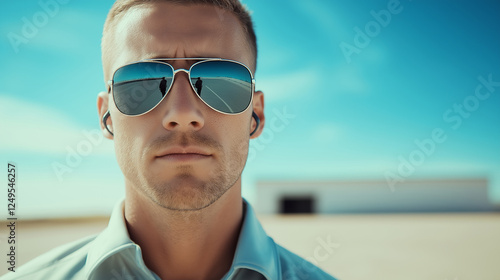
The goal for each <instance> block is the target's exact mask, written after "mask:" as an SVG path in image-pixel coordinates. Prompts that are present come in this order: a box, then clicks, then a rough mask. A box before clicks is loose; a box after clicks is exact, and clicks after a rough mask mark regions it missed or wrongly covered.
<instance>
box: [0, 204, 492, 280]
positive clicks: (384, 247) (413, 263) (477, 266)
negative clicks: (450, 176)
mask: <svg viewBox="0 0 500 280" xmlns="http://www.w3.org/2000/svg"><path fill="white" fill-rule="evenodd" d="M259 218H260V220H261V221H262V224H263V226H264V228H265V229H266V231H267V232H268V234H269V235H270V236H271V237H273V238H274V240H275V241H277V242H278V243H280V244H281V245H283V246H284V247H286V248H288V249H289V250H291V251H293V252H295V253H297V254H298V255H301V256H302V257H304V258H307V259H308V260H310V261H312V262H314V263H317V264H318V266H320V267H321V268H323V269H324V270H325V271H327V272H329V273H331V274H332V275H334V276H336V277H337V278H339V279H349V280H350V279H352V280H365V279H371V280H377V279H384V280H391V279H394V280H403V279H404V280H413V279H415V280H417V279H418V280H422V279H428V280H432V279H436V280H498V279H500V214H499V213H494V214H424V215H422V214H412V215H407V214H391V215H342V216H307V215H304V216H260V217H259ZM3 223H4V224H6V225H7V222H5V221H4V222H3ZM106 224H107V218H92V219H90V218H89V219H77V220H47V221H24V222H23V221H18V224H17V229H16V231H17V232H16V239H17V244H18V251H17V265H21V264H23V263H26V262H27V261H29V260H30V259H32V258H34V257H35V256H37V255H39V254H41V253H43V252H46V251H48V250H50V249H51V248H53V247H55V246H57V245H60V244H64V243H66V242H69V241H72V240H76V239H78V238H80V237H84V236H87V235H90V234H93V233H97V232H99V231H101V230H102V229H103V228H104V227H106ZM6 229H7V227H6V226H2V231H1V232H0V238H1V243H0V244H1V248H0V253H1V254H2V256H4V257H3V258H4V259H7V256H6V254H7V249H8V244H7V243H6V241H7V239H6V237H7V234H8V232H7V231H6ZM1 263H2V265H1V266H0V274H4V273H6V272H8V271H7V264H6V262H5V261H2V262H1Z"/></svg>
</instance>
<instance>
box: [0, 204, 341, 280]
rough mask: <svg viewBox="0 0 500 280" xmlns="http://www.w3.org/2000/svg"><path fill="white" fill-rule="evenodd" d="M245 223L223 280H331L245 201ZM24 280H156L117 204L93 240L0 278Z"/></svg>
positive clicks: (60, 249) (69, 246) (50, 254)
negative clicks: (269, 229)
mask: <svg viewBox="0 0 500 280" xmlns="http://www.w3.org/2000/svg"><path fill="white" fill-rule="evenodd" d="M243 204H244V220H243V225H242V228H241V232H240V236H239V239H238V245H237V247H236V252H235V255H234V259H233V264H232V266H231V269H230V270H229V271H228V272H227V273H226V275H225V276H224V277H223V278H222V279H224V280H252V279H262V280H266V279H267V280H281V279H283V280H289V279H290V280H299V279H300V280H305V279H311V280H316V279H328V280H335V279H334V278H333V277H331V276H330V275H328V274H326V273H325V272H323V271H322V270H321V269H319V268H317V267H316V266H314V265H312V264H311V263H309V262H307V261H305V260H304V259H302V258H300V257H298V256H297V255H295V254H294V253H291V252H290V251H288V250H286V249H284V248H283V247H281V246H280V245H278V244H276V243H275V242H274V241H273V239H272V238H270V237H269V236H267V234H266V233H265V232H264V229H263V228H262V226H261V225H260V223H259V221H258V220H257V217H256V216H255V213H254V211H253V209H252V207H251V206H250V204H248V203H247V202H246V201H245V200H243ZM0 279H2V280H7V279H26V280H37V279H40V280H42V279H43V280H59V279H60V280H63V279H64V280H70V279H79V280H80V279H91V280H140V279H144V280H158V279H160V277H158V276H157V275H156V274H155V273H154V272H152V271H151V270H149V269H148V268H147V267H146V265H145V264H144V261H143V259H142V252H141V248H140V247H139V245H137V244H135V243H134V242H133V241H132V240H131V239H130V237H129V235H128V231H127V227H126V224H125V218H124V215H123V201H121V202H120V203H118V204H117V205H116V206H115V208H114V210H113V213H112V214H111V218H110V220H109V224H108V227H107V228H106V229H105V230H104V231H102V232H101V233H100V234H98V235H93V236H90V237H87V238H84V239H81V240H78V241H75V242H72V243H70V244H66V245H63V246H61V247H58V248H56V249H53V250H52V251H50V252H48V253H45V254H43V255H41V256H39V257H37V258H35V259H34V260H32V261H30V262H28V263H27V264H25V265H24V266H22V267H20V268H19V269H16V272H8V273H7V274H6V275H4V276H3V277H1V278H0Z"/></svg>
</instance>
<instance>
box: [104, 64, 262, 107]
mask: <svg viewBox="0 0 500 280" xmlns="http://www.w3.org/2000/svg"><path fill="white" fill-rule="evenodd" d="M176 60H194V61H196V62H195V63H193V64H192V65H191V67H190V68H189V69H182V68H181V69H174V67H173V66H172V65H171V64H169V63H168V61H176ZM178 72H185V73H187V74H188V77H189V78H188V79H189V82H190V84H191V87H192V89H193V91H194V92H195V93H196V95H197V96H198V97H199V98H200V99H201V100H202V101H203V102H204V103H205V104H206V105H207V106H208V107H210V108H212V109H213V110H215V111H217V112H219V113H222V114H229V115H235V114H239V113H242V112H244V111H245V110H246V109H247V108H248V107H249V106H250V103H251V102H252V97H253V91H254V86H255V80H254V78H253V75H252V71H251V70H250V69H249V68H248V67H247V66H246V65H245V64H243V63H241V62H238V61H234V60H229V59H222V58H161V59H146V60H142V61H139V62H134V63H130V64H127V65H124V66H122V67H120V68H118V69H117V70H116V71H115V72H114V74H113V78H112V80H110V81H108V84H109V86H110V91H111V92H112V93H113V100H114V102H115V104H116V107H117V108H118V110H119V111H120V112H121V113H123V114H125V115H128V116H140V115H143V114H146V113H148V112H150V111H151V110H153V109H154V108H155V107H156V106H158V104H160V103H161V101H162V100H163V99H164V98H165V96H167V94H168V92H169V91H170V89H171V88H172V85H173V83H174V80H175V74H177V73H178Z"/></svg>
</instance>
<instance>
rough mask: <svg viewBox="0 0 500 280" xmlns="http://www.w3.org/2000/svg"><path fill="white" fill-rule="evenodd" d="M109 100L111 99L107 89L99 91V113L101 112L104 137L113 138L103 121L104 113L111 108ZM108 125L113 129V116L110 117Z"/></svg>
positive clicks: (100, 117)
mask: <svg viewBox="0 0 500 280" xmlns="http://www.w3.org/2000/svg"><path fill="white" fill-rule="evenodd" d="M108 101H109V94H108V93H107V92H105V91H101V92H99V94H98V95H97V113H98V114H99V124H100V126H101V131H102V134H103V135H104V137H106V138H108V139H110V140H112V139H113V135H111V134H110V133H109V132H108V130H107V129H106V128H105V127H104V124H103V123H102V118H103V116H104V114H106V112H107V111H108V110H109V107H108ZM108 127H109V128H110V129H111V128H112V127H113V121H112V119H111V117H109V118H108ZM111 131H113V130H112V129H111Z"/></svg>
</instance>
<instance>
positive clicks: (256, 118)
mask: <svg viewBox="0 0 500 280" xmlns="http://www.w3.org/2000/svg"><path fill="white" fill-rule="evenodd" d="M252 117H253V118H254V119H255V122H256V123H257V125H256V126H255V129H254V130H253V131H252V133H250V136H252V135H253V134H254V133H255V132H256V131H257V129H258V128H259V125H260V119H259V116H257V114H255V112H252Z"/></svg>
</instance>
